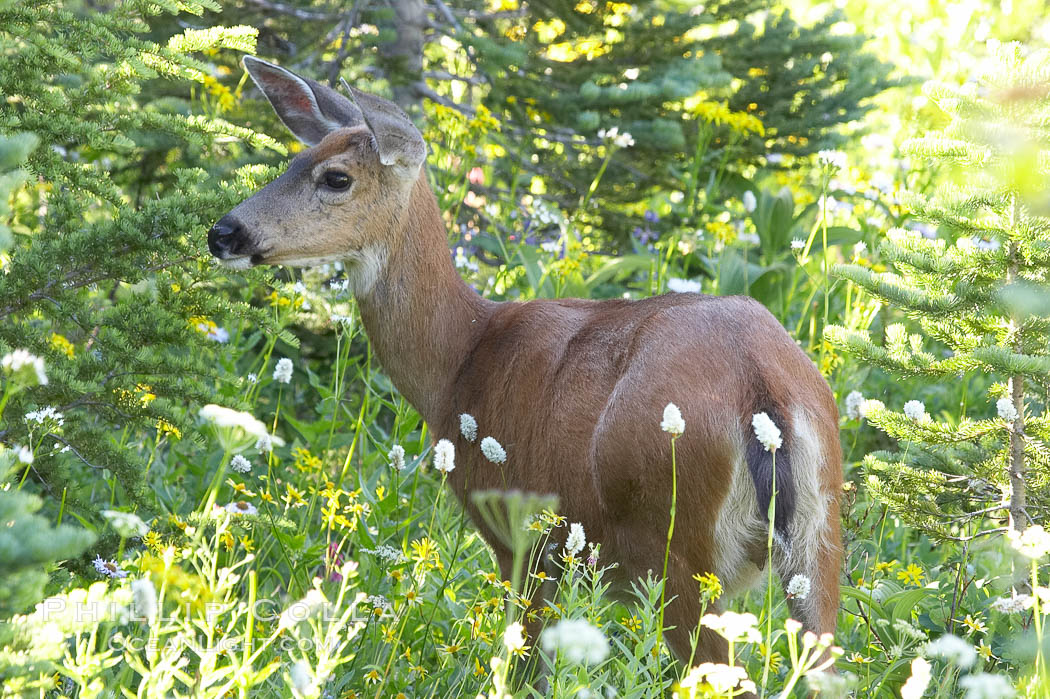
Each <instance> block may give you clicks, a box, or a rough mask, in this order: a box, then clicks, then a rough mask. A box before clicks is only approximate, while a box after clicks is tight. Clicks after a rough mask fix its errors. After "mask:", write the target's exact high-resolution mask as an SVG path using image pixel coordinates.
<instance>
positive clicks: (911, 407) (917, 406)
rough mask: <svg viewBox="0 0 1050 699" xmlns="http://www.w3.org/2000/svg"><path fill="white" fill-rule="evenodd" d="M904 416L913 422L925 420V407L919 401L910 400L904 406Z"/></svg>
mask: <svg viewBox="0 0 1050 699" xmlns="http://www.w3.org/2000/svg"><path fill="white" fill-rule="evenodd" d="M904 414H905V415H906V416H907V417H908V418H909V419H911V420H914V421H915V422H922V421H923V420H925V419H926V406H925V405H923V402H922V401H921V400H910V401H908V402H907V403H905V404H904Z"/></svg>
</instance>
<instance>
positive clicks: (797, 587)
mask: <svg viewBox="0 0 1050 699" xmlns="http://www.w3.org/2000/svg"><path fill="white" fill-rule="evenodd" d="M809 590H810V580H809V578H808V577H806V576H805V575H796V576H795V577H793V578H791V582H789V583H788V586H787V593H788V596H790V597H795V598H798V599H806V598H807V597H809Z"/></svg>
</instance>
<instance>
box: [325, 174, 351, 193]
mask: <svg viewBox="0 0 1050 699" xmlns="http://www.w3.org/2000/svg"><path fill="white" fill-rule="evenodd" d="M322 179H323V181H324V186H325V187H328V189H334V190H336V191H343V190H346V189H350V185H351V184H353V183H354V178H353V177H351V176H350V175H348V174H346V173H345V172H340V171H339V170H329V171H328V172H326V173H325V174H324V177H323V178H322Z"/></svg>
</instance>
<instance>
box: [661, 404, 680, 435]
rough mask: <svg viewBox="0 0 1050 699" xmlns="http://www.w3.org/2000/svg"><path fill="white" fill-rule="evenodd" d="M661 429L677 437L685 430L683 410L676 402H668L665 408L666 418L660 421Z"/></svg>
mask: <svg viewBox="0 0 1050 699" xmlns="http://www.w3.org/2000/svg"><path fill="white" fill-rule="evenodd" d="M660 429H661V430H663V431H664V432H668V433H670V434H672V435H674V436H675V437H677V436H679V435H681V434H682V433H683V432H685V420H683V419H682V411H681V410H679V409H678V406H677V405H675V404H674V403H668V404H667V407H665V408H664V419H663V421H661V422H660Z"/></svg>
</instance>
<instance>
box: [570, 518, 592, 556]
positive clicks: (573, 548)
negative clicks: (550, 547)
mask: <svg viewBox="0 0 1050 699" xmlns="http://www.w3.org/2000/svg"><path fill="white" fill-rule="evenodd" d="M586 544H587V537H586V536H585V535H584V533H583V525H582V524H580V523H579V522H573V523H572V524H570V525H569V536H568V538H567V539H566V540H565V550H566V551H568V552H569V555H570V556H575V555H576V554H577V553H579V552H580V551H582V550H583V547H584V546H585V545H586Z"/></svg>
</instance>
